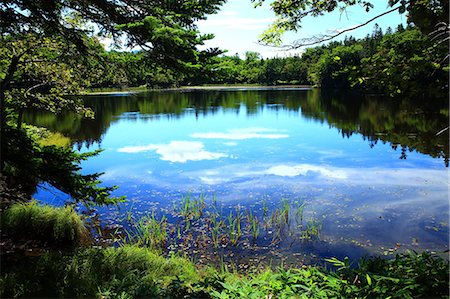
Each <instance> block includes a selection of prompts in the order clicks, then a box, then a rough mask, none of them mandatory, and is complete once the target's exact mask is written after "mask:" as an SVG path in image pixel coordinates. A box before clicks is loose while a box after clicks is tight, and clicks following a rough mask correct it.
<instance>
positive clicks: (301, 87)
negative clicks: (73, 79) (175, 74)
mask: <svg viewBox="0 0 450 299" xmlns="http://www.w3.org/2000/svg"><path fill="white" fill-rule="evenodd" d="M312 89H313V86H311V85H245V84H244V85H240V84H236V85H205V86H202V85H198V86H180V87H171V88H161V89H148V88H130V89H129V90H127V89H126V88H125V89H117V90H114V89H111V90H105V91H101V90H99V91H95V90H93V91H87V92H86V93H84V94H83V95H127V94H137V93H142V92H148V91H188V92H189V91H198V90H221V91H226V90H312Z"/></svg>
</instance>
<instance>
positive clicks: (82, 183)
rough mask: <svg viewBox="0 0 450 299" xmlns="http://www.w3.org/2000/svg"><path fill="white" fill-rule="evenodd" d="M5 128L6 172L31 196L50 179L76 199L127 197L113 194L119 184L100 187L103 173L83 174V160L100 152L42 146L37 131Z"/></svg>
mask: <svg viewBox="0 0 450 299" xmlns="http://www.w3.org/2000/svg"><path fill="white" fill-rule="evenodd" d="M28 128H32V127H27V128H25V130H19V129H15V128H12V127H6V128H4V132H3V136H4V137H5V139H4V140H5V141H4V142H2V144H1V150H2V154H3V157H2V158H3V159H4V160H3V161H4V169H3V174H4V175H5V176H6V181H7V183H8V184H9V185H10V186H18V187H19V189H20V190H21V191H22V192H24V193H26V194H27V195H28V196H29V197H30V196H31V195H32V194H33V193H34V192H35V188H36V185H37V184H38V183H40V182H47V183H49V184H51V185H52V186H54V187H56V188H58V189H59V190H61V191H63V192H65V193H67V194H68V195H70V196H71V197H72V199H73V201H74V202H83V203H84V204H86V205H92V204H113V203H116V202H118V201H123V198H122V197H120V198H114V197H111V196H110V195H111V192H112V191H113V190H114V189H115V187H101V186H98V184H99V183H100V181H99V180H98V178H99V176H100V175H101V173H94V174H87V175H85V174H82V173H81V167H80V166H79V164H80V162H81V161H83V160H86V159H88V158H89V157H91V156H93V155H96V154H97V153H98V151H97V152H92V153H84V154H79V153H77V152H75V151H74V150H72V149H71V148H69V147H59V146H54V145H42V144H41V143H40V142H39V138H38V137H37V136H36V135H35V134H33V133H35V132H36V130H33V129H31V130H30V129H28Z"/></svg>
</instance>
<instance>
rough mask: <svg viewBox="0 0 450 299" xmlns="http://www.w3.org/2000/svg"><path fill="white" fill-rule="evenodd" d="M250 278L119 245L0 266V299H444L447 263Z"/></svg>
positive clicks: (380, 263) (418, 258)
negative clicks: (96, 298) (57, 298)
mask: <svg viewBox="0 0 450 299" xmlns="http://www.w3.org/2000/svg"><path fill="white" fill-rule="evenodd" d="M328 262H330V263H332V264H333V265H334V269H335V270H326V269H325V268H322V267H319V266H308V267H306V266H304V267H302V268H301V269H289V270H285V269H282V268H279V269H277V270H276V271H273V270H266V271H264V272H260V273H254V274H246V275H245V274H238V273H230V272H217V271H215V270H213V269H206V271H200V270H198V269H196V268H195V267H194V266H193V264H192V263H191V262H189V261H187V260H185V259H182V258H176V257H172V258H168V259H167V258H163V257H161V256H159V255H157V254H155V253H153V252H151V251H150V250H148V249H145V248H138V247H133V246H126V247H121V248H108V249H85V250H79V251H77V252H75V253H74V254H69V255H61V254H51V253H49V254H44V255H43V256H41V257H22V258H21V259H20V260H18V261H12V260H11V261H8V260H7V261H6V262H4V263H3V271H2V276H1V278H0V286H1V287H0V290H1V293H0V295H2V297H36V296H38V297H78V298H79V297H99V298H142V297H164V298H183V297H189V298H199V297H200V298H387V297H392V298H430V297H431V298H445V297H447V296H448V271H449V265H448V261H447V260H444V259H442V258H440V257H437V256H433V255H431V254H429V253H422V254H416V253H408V254H406V255H398V256H396V258H395V259H393V260H385V259H381V258H374V259H363V260H361V261H360V263H359V265H358V266H356V267H351V266H350V263H349V261H348V260H347V259H345V260H344V261H340V260H337V259H335V258H332V259H329V260H328Z"/></svg>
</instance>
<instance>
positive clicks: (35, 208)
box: [2, 201, 89, 245]
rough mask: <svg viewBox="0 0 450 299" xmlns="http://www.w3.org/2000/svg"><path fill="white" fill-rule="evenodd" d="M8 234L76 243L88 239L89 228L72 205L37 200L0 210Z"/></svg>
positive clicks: (70, 243)
mask: <svg viewBox="0 0 450 299" xmlns="http://www.w3.org/2000/svg"><path fill="white" fill-rule="evenodd" d="M2 227H3V229H4V230H5V231H6V233H7V234H8V235H11V236H13V237H17V238H22V237H26V238H29V239H34V240H45V241H48V242H50V243H56V244H67V245H77V244H81V243H85V242H87V240H88V238H89V232H88V230H87V229H86V227H85V225H84V223H83V220H82V219H81V218H80V216H79V215H78V214H77V213H76V212H75V211H74V210H73V208H72V207H61V208H56V207H52V206H48V205H39V204H38V203H37V202H36V201H30V202H26V203H16V204H13V205H12V206H11V207H9V208H8V209H7V210H6V211H5V212H4V213H3V214H2Z"/></svg>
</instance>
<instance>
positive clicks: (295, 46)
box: [278, 5, 402, 50]
mask: <svg viewBox="0 0 450 299" xmlns="http://www.w3.org/2000/svg"><path fill="white" fill-rule="evenodd" d="M401 7H402V6H401V5H400V6H397V7H395V8H392V9H390V10H388V11H385V12H383V13H381V14H379V15H377V16H375V17H373V18H371V19H370V20H368V21H366V22H364V23H362V24H359V25H356V26H354V27H351V28H347V29H344V30H342V31H339V32H338V33H336V34H333V35H322V36H320V37H313V38H306V39H301V40H298V41H296V42H294V43H293V44H291V45H284V46H280V47H278V48H282V49H286V50H293V49H298V48H301V47H306V46H313V45H316V44H319V43H323V42H326V41H329V40H332V39H334V38H336V37H338V36H340V35H342V34H344V33H346V32H349V31H353V30H356V29H358V28H361V27H364V26H366V25H367V24H369V23H371V22H373V21H375V20H376V19H378V18H380V17H382V16H384V15H387V14H389V13H391V12H394V11H396V10H399V9H400V8H401Z"/></svg>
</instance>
